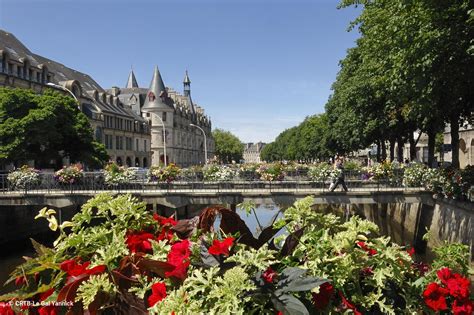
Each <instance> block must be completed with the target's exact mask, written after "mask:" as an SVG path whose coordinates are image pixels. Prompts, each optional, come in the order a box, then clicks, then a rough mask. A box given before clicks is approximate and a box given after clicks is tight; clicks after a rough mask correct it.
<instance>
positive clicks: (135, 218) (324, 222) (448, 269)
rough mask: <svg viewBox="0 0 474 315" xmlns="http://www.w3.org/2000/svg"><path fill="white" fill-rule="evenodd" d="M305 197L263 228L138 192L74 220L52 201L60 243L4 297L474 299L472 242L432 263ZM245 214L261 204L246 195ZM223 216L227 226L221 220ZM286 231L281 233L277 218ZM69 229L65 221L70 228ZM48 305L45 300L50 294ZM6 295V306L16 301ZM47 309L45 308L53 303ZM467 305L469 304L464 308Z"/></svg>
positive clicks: (47, 215)
mask: <svg viewBox="0 0 474 315" xmlns="http://www.w3.org/2000/svg"><path fill="white" fill-rule="evenodd" d="M312 204H313V199H312V197H307V198H305V199H303V200H300V201H297V202H296V203H295V204H294V205H293V206H292V207H290V208H289V209H287V210H286V211H285V212H284V214H283V216H282V217H281V218H280V219H278V220H276V221H274V222H273V224H272V225H270V226H269V227H266V228H263V229H262V232H261V233H260V235H259V236H258V237H257V238H255V237H254V236H253V235H252V233H251V232H250V230H249V229H248V228H247V226H246V225H245V223H244V222H243V221H242V220H241V219H240V218H239V217H238V215H237V214H236V213H234V212H232V211H230V210H228V209H225V208H222V207H209V208H206V209H204V210H203V212H202V214H201V216H200V217H196V218H193V219H190V220H180V221H175V220H174V219H173V218H165V217H161V216H159V215H156V214H155V215H152V214H150V213H149V212H148V211H147V210H146V205H145V204H144V203H142V202H139V201H138V200H137V199H136V198H134V197H131V196H130V195H120V196H117V197H113V196H111V195H109V194H101V195H98V196H97V197H95V198H93V199H91V200H89V201H88V202H87V203H86V204H85V205H84V206H83V207H82V210H81V211H80V212H79V213H77V214H76V215H75V216H74V217H73V219H72V221H71V222H62V223H61V222H58V221H57V219H56V217H55V211H54V210H48V209H46V208H43V209H42V210H41V211H40V213H39V214H38V216H37V218H44V219H46V220H47V221H48V223H49V226H50V228H51V229H52V230H53V231H58V232H59V237H58V239H57V240H56V241H55V242H54V248H47V247H45V246H43V245H40V244H38V243H37V242H34V241H33V245H34V247H35V249H36V251H37V256H36V257H35V258H28V259H27V260H26V261H25V262H24V263H23V264H22V265H20V266H18V268H17V269H16V270H15V271H14V272H13V273H12V274H11V277H10V279H9V280H8V282H15V283H16V285H17V286H18V289H17V290H15V291H14V292H11V293H9V294H6V295H3V296H0V301H4V302H7V303H8V302H12V303H13V305H14V306H13V309H15V311H17V312H19V311H20V309H19V308H18V307H17V306H15V303H14V301H25V300H28V301H31V302H37V303H40V302H43V305H41V306H36V307H33V306H30V307H26V308H24V309H23V310H22V311H23V312H25V313H27V314H36V313H35V312H40V314H41V313H42V312H53V311H59V306H55V305H54V304H53V302H63V303H66V302H69V303H70V304H69V306H62V308H63V309H65V308H68V310H69V311H70V312H71V313H72V314H82V313H87V312H90V313H91V314H94V313H96V312H101V311H105V310H112V311H114V312H121V313H134V314H146V313H151V314H173V313H174V314H196V313H206V314H275V313H278V312H282V314H328V313H332V314H334V313H351V312H352V313H354V314H361V313H372V314H402V313H406V314H413V313H416V312H426V313H433V312H434V311H438V310H451V311H452V312H453V313H456V314H463V313H462V311H467V312H468V311H469V309H472V295H471V294H470V291H469V284H470V283H469V280H468V279H467V277H466V275H467V274H468V272H469V254H468V248H467V246H464V245H459V244H453V245H445V246H444V247H441V248H438V249H436V251H437V253H438V260H436V261H435V263H434V264H433V265H432V266H431V267H430V266H427V265H425V264H423V263H417V262H415V261H414V260H413V258H412V254H413V250H412V249H411V248H409V249H408V248H405V247H402V246H400V245H397V244H394V243H391V242H390V239H389V238H388V237H377V236H374V235H375V234H376V232H377V227H376V226H375V225H374V224H373V223H371V222H369V221H366V220H363V219H361V218H359V217H352V218H351V219H350V220H348V221H346V222H342V221H341V219H340V218H338V217H337V216H335V215H332V214H328V215H323V214H321V213H317V212H315V211H313V210H312V209H311V205H312ZM243 207H244V208H246V209H247V210H248V213H250V212H252V211H253V212H254V213H255V209H254V205H252V204H245V205H243ZM218 216H220V218H221V220H220V229H219V230H214V220H215V219H216V218H217V217H218ZM283 228H284V229H285V230H284V232H283V234H282V235H280V236H277V237H275V235H276V233H277V232H278V231H280V230H281V229H283ZM66 230H68V232H66ZM48 303H49V305H46V304H48ZM10 310H11V306H10V304H5V303H4V304H0V311H3V312H5V313H6V311H10ZM48 314H49V313H48ZM467 314H469V313H467Z"/></svg>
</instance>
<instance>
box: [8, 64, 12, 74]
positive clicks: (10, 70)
mask: <svg viewBox="0 0 474 315" xmlns="http://www.w3.org/2000/svg"><path fill="white" fill-rule="evenodd" d="M8 74H13V63H8Z"/></svg>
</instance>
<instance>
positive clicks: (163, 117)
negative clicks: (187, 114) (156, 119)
mask: <svg viewBox="0 0 474 315" xmlns="http://www.w3.org/2000/svg"><path fill="white" fill-rule="evenodd" d="M161 117H162V119H163V121H166V112H164V113H163V115H162V116H161Z"/></svg>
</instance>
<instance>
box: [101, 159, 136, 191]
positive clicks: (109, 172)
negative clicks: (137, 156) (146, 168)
mask: <svg viewBox="0 0 474 315" xmlns="http://www.w3.org/2000/svg"><path fill="white" fill-rule="evenodd" d="M135 178H136V176H135V171H134V170H132V169H129V168H126V167H123V166H119V165H117V164H116V163H115V162H112V163H109V164H107V166H106V167H105V168H104V181H105V183H106V184H107V185H111V186H112V185H120V184H128V183H130V182H131V181H133V180H134V179H135Z"/></svg>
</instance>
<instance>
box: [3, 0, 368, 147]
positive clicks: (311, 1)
mask: <svg viewBox="0 0 474 315" xmlns="http://www.w3.org/2000/svg"><path fill="white" fill-rule="evenodd" d="M337 4H338V1H337V0H82V1H81V0H75V1H71V0H0V28H1V29H3V30H5V31H8V32H11V33H13V34H14V35H15V36H16V37H17V38H18V39H19V40H20V41H22V42H23V44H24V45H26V46H27V47H28V48H29V49H30V50H31V51H32V52H33V53H35V54H38V55H42V56H44V57H47V58H49V59H53V60H55V61H58V62H61V63H63V64H64V65H66V66H68V67H70V68H73V69H76V70H78V71H81V72H84V73H87V74H89V75H90V76H92V78H94V79H95V80H96V81H97V82H98V83H99V84H100V85H101V86H102V87H103V88H110V87H112V86H119V87H124V86H125V84H126V81H127V77H128V74H129V72H130V69H131V68H132V67H133V70H134V72H135V75H136V78H137V81H138V84H139V86H140V87H148V86H149V84H150V81H151V77H152V74H153V68H154V66H155V65H157V66H158V67H159V69H160V72H161V75H162V77H163V80H164V82H165V85H166V86H168V87H172V88H173V89H175V90H178V91H182V86H183V85H182V81H183V78H184V72H185V70H186V69H187V70H188V71H189V76H190V78H191V82H192V83H191V95H192V97H193V101H194V102H195V103H197V104H198V105H200V106H201V107H203V108H204V110H205V112H206V114H207V115H208V116H210V117H211V120H212V126H213V128H220V129H224V130H229V131H231V132H232V133H234V134H235V135H237V136H238V137H239V138H240V139H241V141H243V142H258V141H263V142H270V141H273V140H274V139H275V137H276V136H278V134H279V133H280V132H282V131H283V130H285V129H287V128H290V127H293V126H295V125H298V124H299V123H300V122H301V121H303V120H304V118H305V117H306V116H309V115H314V114H318V113H322V112H324V105H325V103H326V101H327V99H328V97H329V95H330V94H331V84H332V82H334V80H335V78H336V75H337V72H338V70H339V61H340V60H341V59H343V58H344V56H345V54H346V50H347V49H348V48H350V47H353V46H354V45H355V40H356V39H357V38H358V36H359V34H358V33H357V31H352V32H348V31H347V29H348V26H349V23H350V22H351V21H353V20H354V18H355V17H356V16H357V15H358V13H359V11H358V9H357V8H345V9H337Z"/></svg>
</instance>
